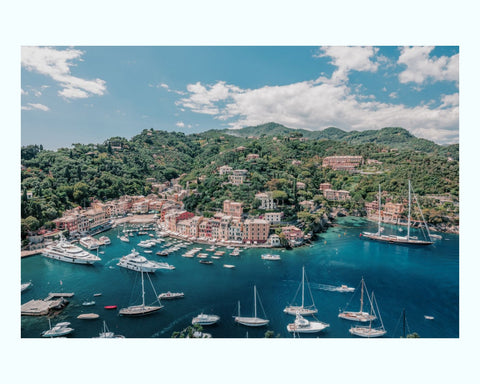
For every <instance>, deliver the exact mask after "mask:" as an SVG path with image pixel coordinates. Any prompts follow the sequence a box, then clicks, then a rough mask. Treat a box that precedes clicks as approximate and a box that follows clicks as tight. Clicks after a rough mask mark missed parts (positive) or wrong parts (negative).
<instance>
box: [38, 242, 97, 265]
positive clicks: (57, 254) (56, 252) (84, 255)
mask: <svg viewBox="0 0 480 384" xmlns="http://www.w3.org/2000/svg"><path fill="white" fill-rule="evenodd" d="M42 254H43V256H45V257H48V258H50V259H55V260H60V261H66V262H68V263H74V264H93V263H95V262H96V261H99V260H101V259H100V257H98V256H95V255H93V254H91V253H90V252H87V251H85V250H84V249H82V248H80V247H77V246H76V245H73V244H70V243H69V242H68V241H67V240H66V239H65V237H63V236H61V237H60V240H59V241H58V242H57V243H55V244H53V245H49V246H48V247H45V249H44V251H43V252H42Z"/></svg>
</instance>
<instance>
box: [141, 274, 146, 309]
mask: <svg viewBox="0 0 480 384" xmlns="http://www.w3.org/2000/svg"><path fill="white" fill-rule="evenodd" d="M141 273H142V307H144V306H145V286H144V285H143V271H141Z"/></svg>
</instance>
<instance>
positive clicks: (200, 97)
mask: <svg viewBox="0 0 480 384" xmlns="http://www.w3.org/2000/svg"><path fill="white" fill-rule="evenodd" d="M187 90H188V91H189V93H190V95H189V97H188V98H182V99H181V100H179V101H178V102H177V103H178V104H180V105H181V106H182V107H184V108H189V109H191V110H192V111H193V112H197V113H203V114H210V115H212V116H214V118H216V119H220V120H230V121H229V122H228V124H229V126H230V127H231V128H241V127H244V126H248V125H257V124H262V123H266V122H269V121H275V122H277V123H280V124H284V125H286V126H289V127H293V128H304V129H311V130H319V129H323V128H326V127H329V126H334V127H338V128H341V129H344V130H348V131H349V130H360V131H361V130H366V129H379V128H383V127H388V126H400V127H403V128H406V129H408V130H409V131H411V132H412V133H413V134H414V135H416V136H419V137H423V138H427V139H431V140H434V141H436V142H439V143H445V142H452V140H453V141H458V116H459V114H458V106H454V105H453V102H452V100H454V98H455V96H454V95H446V96H444V98H443V104H442V107H439V108H431V107H430V106H427V105H423V106H418V107H415V108H411V107H407V106H405V105H402V104H391V103H380V102H376V101H372V100H369V99H365V98H361V97H358V95H356V94H354V93H353V92H352V90H351V89H350V88H349V87H348V86H347V85H346V84H345V83H337V84H335V83H332V82H329V81H327V82H323V83H319V82H318V80H315V81H305V82H300V83H294V84H289V85H284V86H265V87H262V88H258V89H240V88H238V87H236V86H234V85H229V84H226V83H225V82H217V83H216V84H213V85H203V84H201V83H196V84H190V85H189V86H188V87H187ZM448 103H450V104H448Z"/></svg>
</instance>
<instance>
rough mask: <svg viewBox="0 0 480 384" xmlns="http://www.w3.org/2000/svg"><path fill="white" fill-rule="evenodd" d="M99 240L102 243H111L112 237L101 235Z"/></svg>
mask: <svg viewBox="0 0 480 384" xmlns="http://www.w3.org/2000/svg"><path fill="white" fill-rule="evenodd" d="M98 241H100V244H101V245H110V244H112V242H111V241H110V238H109V237H108V236H100V237H99V238H98Z"/></svg>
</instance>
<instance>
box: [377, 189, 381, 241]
mask: <svg viewBox="0 0 480 384" xmlns="http://www.w3.org/2000/svg"><path fill="white" fill-rule="evenodd" d="M381 206H382V194H381V192H380V184H378V234H379V235H380V232H381V231H380V229H381V222H382V217H381Z"/></svg>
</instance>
